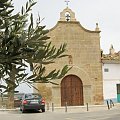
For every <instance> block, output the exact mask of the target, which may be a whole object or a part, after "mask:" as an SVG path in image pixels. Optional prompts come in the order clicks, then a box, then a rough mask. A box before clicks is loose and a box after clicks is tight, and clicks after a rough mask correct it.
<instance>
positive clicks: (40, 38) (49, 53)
mask: <svg viewBox="0 0 120 120" xmlns="http://www.w3.org/2000/svg"><path fill="white" fill-rule="evenodd" d="M35 4H36V2H34V1H33V0H29V1H28V2H27V3H26V5H25V7H22V9H21V12H18V13H16V14H13V11H14V6H13V5H12V2H11V0H0V80H1V81H4V82H5V83H6V85H2V84H1V85H0V89H1V88H3V89H4V92H10V91H13V90H14V89H15V88H16V87H18V86H19V84H21V83H26V84H28V85H31V86H32V84H33V83H35V82H38V83H39V82H41V83H53V82H51V80H53V79H60V78H62V77H63V76H64V75H65V74H66V73H67V72H68V71H69V70H70V68H69V67H68V66H65V67H63V69H62V70H56V69H55V70H52V71H51V72H50V73H48V75H46V74H45V72H46V67H45V66H46V65H47V64H51V63H54V62H55V60H56V59H57V58H61V57H65V56H67V55H66V54H64V53H65V51H66V44H63V45H61V46H60V48H58V49H57V48H56V47H55V46H52V44H51V42H50V41H49V38H50V37H49V36H47V33H48V32H49V30H46V29H45V26H41V25H40V17H38V19H37V22H36V24H34V21H33V14H32V13H31V14H30V13H29V12H30V11H31V10H32V7H33V6H34V5H35ZM25 62H27V63H29V64H30V65H32V63H39V66H35V68H34V69H33V71H37V73H38V74H36V72H33V74H32V75H31V76H30V75H29V74H26V73H25V70H26V69H27V67H28V66H27V65H26V64H25Z"/></svg>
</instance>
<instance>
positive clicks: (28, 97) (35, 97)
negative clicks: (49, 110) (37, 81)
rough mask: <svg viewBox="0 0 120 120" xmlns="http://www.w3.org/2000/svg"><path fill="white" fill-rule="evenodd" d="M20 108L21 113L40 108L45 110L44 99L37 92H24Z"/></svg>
mask: <svg viewBox="0 0 120 120" xmlns="http://www.w3.org/2000/svg"><path fill="white" fill-rule="evenodd" d="M20 110H21V111H22V112H23V113H24V112H25V111H26V110H37V111H38V110H41V111H42V112H45V100H44V99H43V98H42V96H41V95H40V94H38V93H27V94H24V95H23V97H22V100H21V105H20Z"/></svg>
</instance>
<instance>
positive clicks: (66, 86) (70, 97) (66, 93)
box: [61, 75, 84, 106]
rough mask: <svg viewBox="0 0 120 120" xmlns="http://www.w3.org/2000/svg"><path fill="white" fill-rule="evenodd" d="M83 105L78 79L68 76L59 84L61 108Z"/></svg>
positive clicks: (81, 89)
mask: <svg viewBox="0 0 120 120" xmlns="http://www.w3.org/2000/svg"><path fill="white" fill-rule="evenodd" d="M66 102H67V105H68V106H78V105H83V104H84V102H83V84H82V81H81V79H80V78H79V77H77V76H75V75H68V76H66V77H65V78H63V80H62V82H61V106H65V103H66Z"/></svg>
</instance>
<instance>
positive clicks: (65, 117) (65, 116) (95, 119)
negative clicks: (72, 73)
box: [0, 105, 120, 120]
mask: <svg viewBox="0 0 120 120" xmlns="http://www.w3.org/2000/svg"><path fill="white" fill-rule="evenodd" d="M80 110H81V108H79V107H71V109H70V108H69V109H68V111H67V112H66V111H65V110H64V108H63V109H60V108H59V109H58V108H55V109H54V111H52V109H49V110H47V111H46V112H45V113H41V112H33V111H29V112H27V113H24V114H23V113H21V111H19V110H18V109H16V110H7V111H6V110H5V109H4V110H1V111H0V120H120V105H117V106H115V107H112V108H111V109H109V110H108V109H107V107H105V108H104V107H101V108H99V107H95V106H94V109H93V107H91V108H89V110H88V111H87V110H86V111H84V110H83V111H80Z"/></svg>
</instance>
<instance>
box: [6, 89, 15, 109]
mask: <svg viewBox="0 0 120 120" xmlns="http://www.w3.org/2000/svg"><path fill="white" fill-rule="evenodd" d="M7 108H8V109H12V108H14V91H11V92H8V102H7Z"/></svg>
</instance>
